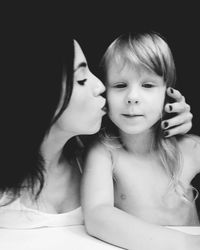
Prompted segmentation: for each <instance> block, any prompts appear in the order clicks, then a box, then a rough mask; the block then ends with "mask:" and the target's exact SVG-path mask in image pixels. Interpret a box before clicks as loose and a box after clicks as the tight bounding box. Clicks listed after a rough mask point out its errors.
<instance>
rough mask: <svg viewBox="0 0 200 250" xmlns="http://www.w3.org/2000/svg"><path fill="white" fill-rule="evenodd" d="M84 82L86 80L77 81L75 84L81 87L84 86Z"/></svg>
mask: <svg viewBox="0 0 200 250" xmlns="http://www.w3.org/2000/svg"><path fill="white" fill-rule="evenodd" d="M86 81H87V79H83V80H79V81H77V83H78V84H79V85H81V86H84V85H85V82H86Z"/></svg>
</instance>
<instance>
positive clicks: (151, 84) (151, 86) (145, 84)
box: [142, 83, 154, 88]
mask: <svg viewBox="0 0 200 250" xmlns="http://www.w3.org/2000/svg"><path fill="white" fill-rule="evenodd" d="M142 86H143V87H144V88H153V87H154V85H153V83H143V84H142Z"/></svg>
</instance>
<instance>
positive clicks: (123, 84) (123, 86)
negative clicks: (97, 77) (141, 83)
mask: <svg viewBox="0 0 200 250" xmlns="http://www.w3.org/2000/svg"><path fill="white" fill-rule="evenodd" d="M126 86H127V84H126V83H117V84H115V85H114V86H113V87H114V88H118V89H122V88H125V87H126Z"/></svg>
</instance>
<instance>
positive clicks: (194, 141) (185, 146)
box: [178, 135, 200, 172]
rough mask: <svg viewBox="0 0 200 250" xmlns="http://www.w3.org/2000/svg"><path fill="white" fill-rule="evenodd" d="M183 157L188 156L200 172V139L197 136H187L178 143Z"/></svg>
mask: <svg viewBox="0 0 200 250" xmlns="http://www.w3.org/2000/svg"><path fill="white" fill-rule="evenodd" d="M178 143H179V148H180V150H181V153H182V155H183V156H187V157H188V158H190V159H191V160H192V162H193V163H194V165H195V166H196V169H197V171H198V172H199V171H200V137H199V136H197V135H186V136H184V137H183V138H182V139H180V140H179V141H178Z"/></svg>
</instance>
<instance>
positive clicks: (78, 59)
mask: <svg viewBox="0 0 200 250" xmlns="http://www.w3.org/2000/svg"><path fill="white" fill-rule="evenodd" d="M74 52H75V57H74V71H76V70H77V69H79V68H80V67H86V66H87V60H86V58H85V55H84V53H83V51H82V49H81V46H80V45H79V43H78V42H77V41H76V40H74Z"/></svg>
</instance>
